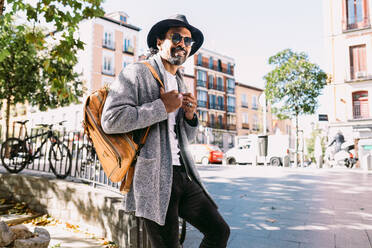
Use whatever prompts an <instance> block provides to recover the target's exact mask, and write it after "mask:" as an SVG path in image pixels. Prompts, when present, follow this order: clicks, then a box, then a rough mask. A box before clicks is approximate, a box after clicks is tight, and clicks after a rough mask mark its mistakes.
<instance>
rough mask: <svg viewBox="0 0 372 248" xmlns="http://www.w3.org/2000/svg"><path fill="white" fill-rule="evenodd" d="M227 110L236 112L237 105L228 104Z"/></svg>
mask: <svg viewBox="0 0 372 248" xmlns="http://www.w3.org/2000/svg"><path fill="white" fill-rule="evenodd" d="M227 112H235V106H227Z"/></svg>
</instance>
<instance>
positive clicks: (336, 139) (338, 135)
mask: <svg viewBox="0 0 372 248" xmlns="http://www.w3.org/2000/svg"><path fill="white" fill-rule="evenodd" d="M344 142H345V137H344V135H343V134H342V132H341V131H340V130H338V132H337V133H336V135H335V137H334V138H333V140H332V141H331V143H330V144H329V145H328V147H330V146H332V145H333V144H335V149H334V154H336V153H337V152H339V151H341V145H342V143H344Z"/></svg>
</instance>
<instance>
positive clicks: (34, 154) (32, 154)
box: [23, 130, 58, 161]
mask: <svg viewBox="0 0 372 248" xmlns="http://www.w3.org/2000/svg"><path fill="white" fill-rule="evenodd" d="M45 135H47V137H46V138H45V139H43V140H42V142H41V144H40V145H39V146H38V147H37V149H36V151H35V152H34V151H33V150H32V149H31V147H32V143H33V142H32V141H31V140H32V139H34V138H38V137H42V136H45ZM48 140H50V141H51V142H52V143H55V142H56V141H57V140H58V137H56V136H55V135H54V134H53V131H52V130H48V131H45V132H43V133H40V134H36V135H32V136H28V137H25V139H23V141H24V142H25V143H26V144H27V146H28V149H29V152H30V158H29V160H30V161H31V160H34V159H35V158H37V155H39V153H41V149H42V148H43V146H44V145H45V143H47V142H48Z"/></svg>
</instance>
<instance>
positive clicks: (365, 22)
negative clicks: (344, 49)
mask: <svg viewBox="0 0 372 248" xmlns="http://www.w3.org/2000/svg"><path fill="white" fill-rule="evenodd" d="M369 27H371V24H370V22H369V19H368V18H364V20H363V21H361V22H356V23H348V24H346V25H345V24H344V30H343V31H344V32H347V31H352V30H354V29H364V28H369Z"/></svg>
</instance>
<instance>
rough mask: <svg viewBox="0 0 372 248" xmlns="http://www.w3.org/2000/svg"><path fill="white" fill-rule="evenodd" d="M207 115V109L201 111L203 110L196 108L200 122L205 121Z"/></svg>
mask: <svg viewBox="0 0 372 248" xmlns="http://www.w3.org/2000/svg"><path fill="white" fill-rule="evenodd" d="M207 116H208V112H207V111H203V110H198V117H199V120H200V121H202V122H207V121H208V120H207Z"/></svg>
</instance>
